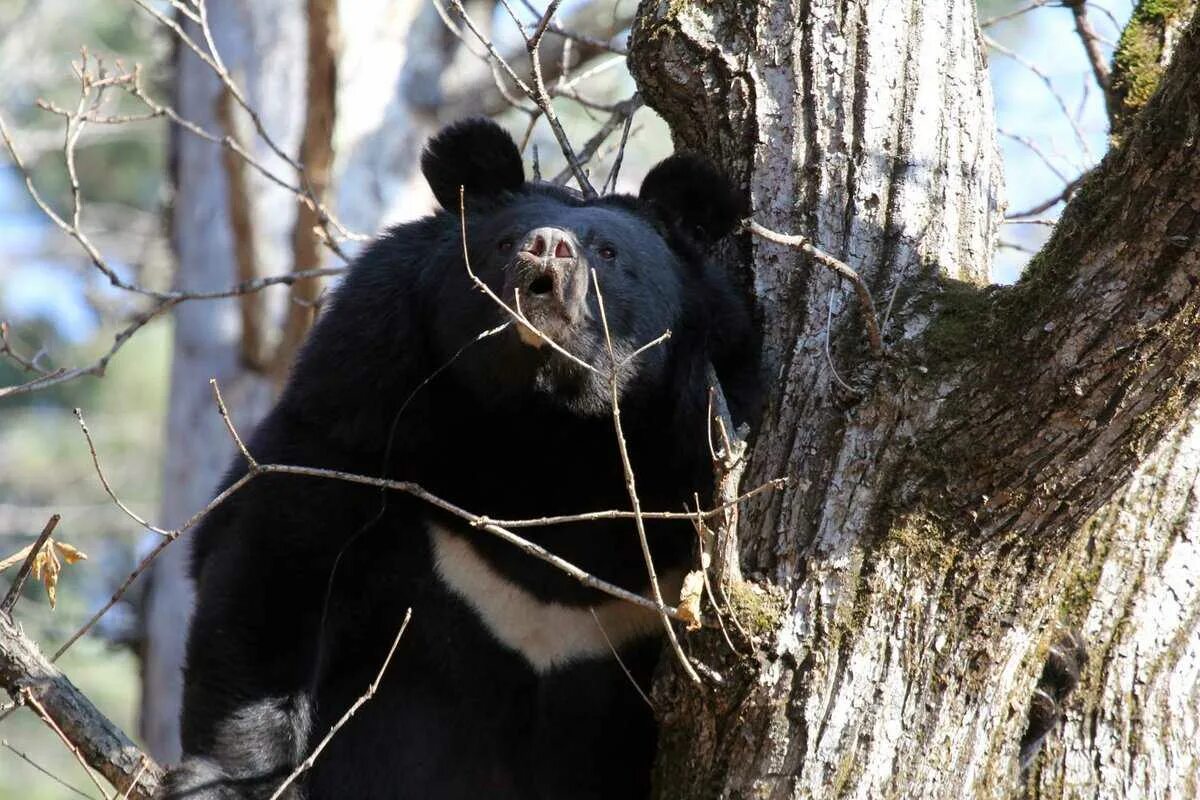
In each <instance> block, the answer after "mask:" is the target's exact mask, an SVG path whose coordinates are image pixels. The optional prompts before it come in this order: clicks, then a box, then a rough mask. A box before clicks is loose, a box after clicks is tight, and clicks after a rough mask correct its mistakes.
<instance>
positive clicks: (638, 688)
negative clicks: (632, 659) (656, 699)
mask: <svg viewBox="0 0 1200 800" xmlns="http://www.w3.org/2000/svg"><path fill="white" fill-rule="evenodd" d="M588 611H590V612H592V619H594V620H595V621H596V627H597V628H599V629H600V635H601V636H603V637H604V643H605V644H606V645H608V651H609V652H610V653H612V657H613V659H615V660H616V662H617V666H619V667H620V668H621V671H622V672H624V673H625V677H626V678H629V682H630V683H632V684H633V688H634V690H635V691H636V692H637V693H638V697H640V698H642V699H643V700H645V701H646V705H648V706H649V707H650V710H651V711H653V712H655V713H657V712H658V709H656V708H655V707H654V703H651V702H650V698H649V697H647V696H646V693H645V692H644V691H642V687H641V686H639V685H638V682H637V680H636V679H635V678H634V677H633V673H632V672H630V671H629V667H627V666H625V661H624V660H623V659H622V658H621V654H620V653H618V652H617V648H616V647H615V646H613V643H612V639H610V638H608V631H606V630H604V625H603V624H601V622H600V617H599V615H597V614H596V609H594V608H592V607H591V606H588Z"/></svg>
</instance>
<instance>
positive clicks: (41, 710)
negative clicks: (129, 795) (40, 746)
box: [20, 686, 108, 797]
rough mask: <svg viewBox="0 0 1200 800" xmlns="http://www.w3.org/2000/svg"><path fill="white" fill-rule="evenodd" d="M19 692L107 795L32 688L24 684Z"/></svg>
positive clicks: (102, 792)
mask: <svg viewBox="0 0 1200 800" xmlns="http://www.w3.org/2000/svg"><path fill="white" fill-rule="evenodd" d="M20 693H21V696H22V698H23V702H25V703H26V704H27V705H29V706H30V707H32V708H33V710H34V711H35V712H36V713H37V715H38V716H39V717H41V718H42V722H44V723H46V725H47V726H49V728H50V730H52V731H54V733H55V734H56V735H57V736H58V738H59V739H60V740H61V741H62V743H63V745H64V746H65V747H66V748H67V749H68V750H70V751H71V755H73V756H75V760H76V761H78V762H79V764H80V766H82V767H83V771H84V772H86V773H87V776H88V777H89V778H91V780H92V783H93V784H95V786H96V788H97V789H99V790H100V796H101V797H108V790H107V789H105V788H104V785H103V784H102V783H100V778H99V776H97V775H96V773H95V772H93V771H92V767H91V765H89V764H88V763H87V759H85V758H84V757H83V753H81V752H79V747H77V746H76V744H75V743H74V742H72V741H71V739H70V737H69V736H67V735H66V734H65V733H63V730H62V728H60V727H58V723H57V722H55V721H54V719H53V718H52V717H51V716H50V714H49V712H47V711H46V707H45V706H43V705H42V704H41V702H39V701H38V699H37V696H36V695H34V693H33V690H32V689H30V688H29V687H28V686H24V687H22V688H21V690H20Z"/></svg>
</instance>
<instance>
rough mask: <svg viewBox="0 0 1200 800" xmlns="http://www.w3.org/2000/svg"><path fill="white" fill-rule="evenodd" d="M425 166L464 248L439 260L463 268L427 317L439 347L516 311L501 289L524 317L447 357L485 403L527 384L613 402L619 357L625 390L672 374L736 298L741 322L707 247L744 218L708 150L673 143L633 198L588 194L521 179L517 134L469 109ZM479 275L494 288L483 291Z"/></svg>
mask: <svg viewBox="0 0 1200 800" xmlns="http://www.w3.org/2000/svg"><path fill="white" fill-rule="evenodd" d="M421 167H422V170H423V172H424V174H425V177H426V179H427V180H428V182H429V185H430V187H431V189H432V190H433V193H434V196H435V197H436V198H437V200H438V202H439V203H440V204H441V206H442V209H443V213H444V214H446V215H448V216H450V217H452V218H453V219H454V222H455V224H456V227H457V228H458V229H459V231H458V232H459V234H460V236H461V239H462V241H461V242H460V245H461V247H460V249H461V250H462V251H463V252H465V257H464V255H463V252H460V253H459V254H458V258H457V259H456V261H457V263H454V264H449V265H445V266H444V267H443V269H449V270H451V271H452V272H454V273H456V274H455V275H450V276H445V277H447V278H448V279H447V280H443V281H442V282H440V284H439V285H438V286H437V290H438V299H437V301H436V302H435V303H434V304H433V307H434V308H436V309H437V310H438V312H437V313H436V314H435V315H434V316H433V317H432V318H431V319H430V328H431V330H432V332H433V343H434V346H435V348H436V349H437V351H438V355H439V356H440V357H443V358H450V357H451V356H452V355H453V354H455V353H457V352H458V350H459V349H460V348H462V347H464V346H465V345H466V344H468V343H469V342H470V341H471V340H472V337H474V336H477V335H478V334H479V333H480V332H481V330H484V329H485V328H493V327H495V326H498V325H502V324H504V322H505V321H506V320H511V319H512V315H511V313H510V311H506V310H505V309H504V308H503V307H501V306H500V304H499V303H497V299H499V300H501V301H503V303H504V304H506V305H507V306H508V308H509V309H510V310H511V311H515V312H517V313H518V314H519V315H521V316H522V317H523V318H524V320H526V321H527V322H528V323H529V324H525V323H523V322H519V321H513V322H512V324H511V325H510V326H509V330H506V331H504V332H502V333H501V334H499V335H496V336H493V337H490V340H489V341H487V342H484V343H481V345H480V346H478V347H474V348H473V349H474V351H475V352H473V353H471V354H470V355H465V356H464V357H463V358H461V359H458V360H457V361H456V363H455V364H454V365H453V366H452V367H451V369H454V370H456V371H458V372H459V373H460V374H461V375H464V376H465V375H466V374H467V373H471V374H472V375H473V377H472V378H471V379H468V380H465V381H464V384H465V385H466V386H468V387H474V388H476V389H478V390H479V391H480V392H481V393H482V394H485V395H486V396H487V398H488V400H489V402H490V403H495V402H500V401H503V400H504V399H505V398H511V399H514V400H517V401H522V402H523V401H524V400H525V399H526V398H525V395H526V393H528V392H533V393H534V394H535V395H537V396H538V397H539V398H544V399H548V400H550V401H551V402H554V403H557V404H561V405H562V406H565V407H567V408H569V409H570V410H571V411H572V412H574V413H582V414H589V415H592V414H607V413H609V411H610V403H611V397H610V386H609V383H608V381H609V377H608V376H609V370H610V367H611V366H612V362H613V359H614V358H615V361H616V364H617V365H618V367H619V369H618V372H617V374H618V378H619V383H620V389H619V390H620V393H621V394H622V396H624V395H627V394H629V393H631V392H632V393H637V392H640V391H647V390H651V389H653V388H654V387H663V386H665V385H666V384H667V382H669V381H670V380H672V379H673V378H672V376H670V375H669V374H668V373H670V371H671V369H672V367H673V366H674V365H675V364H676V363H677V362H678V357H679V356H680V355H681V353H682V351H684V350H686V349H689V348H692V349H694V348H697V347H704V346H711V345H713V344H714V342H712V341H711V340H712V338H713V336H712V335H713V334H714V333H715V332H718V331H719V330H720V328H721V326H722V321H721V319H720V318H721V317H722V316H729V314H730V310H729V308H730V306H731V305H732V306H733V307H734V311H733V314H734V316H737V317H739V319H738V320H737V324H736V325H735V326H733V327H737V328H738V329H739V330H738V331H737V334H736V335H739V336H740V335H743V331H742V330H741V329H742V328H744V327H745V325H744V320H743V319H741V316H742V315H741V313H740V307H741V304H740V302H732V303H731V302H730V301H729V298H728V297H727V296H726V290H727V287H726V284H725V279H724V276H723V275H721V274H719V273H718V272H717V271H715V270H714V269H713V268H712V267H711V266H710V265H709V263H708V260H707V251H708V249H709V246H710V245H711V244H712V243H713V242H714V241H716V240H717V239H719V238H721V237H722V236H724V235H725V234H727V233H729V232H730V231H731V230H732V229H733V227H734V225H735V224H736V223H737V220H738V216H739V215H738V210H739V204H738V200H737V196H736V195H735V193H734V191H733V188H732V187H731V186H730V185H729V183H728V181H726V180H725V178H724V177H723V176H721V175H720V174H719V173H718V172H717V171H716V170H715V169H713V167H712V166H710V165H709V164H708V163H707V162H706V161H704V160H702V159H700V158H698V157H695V156H691V155H684V154H677V155H673V156H671V157H669V158H667V159H666V160H665V161H663V162H661V163H659V164H658V165H657V166H655V167H654V168H653V169H651V171H650V172H649V174H648V175H647V176H646V178H645V180H644V181H643V183H642V186H641V190H640V192H639V194H638V196H637V197H632V196H628V195H607V196H603V197H598V198H591V199H588V198H585V197H583V196H582V195H581V194H579V193H577V192H574V191H571V190H568V189H565V188H563V187H559V186H556V185H553V184H549V183H544V182H537V181H535V182H530V181H526V179H525V175H524V169H523V167H522V163H521V156H520V153H519V152H518V150H517V147H516V145H515V143H514V142H513V140H512V139H511V138H510V137H509V135H508V134H507V133H506V132H505V131H504V130H503V129H501V128H500V127H499V126H497V125H496V124H495V123H493V122H491V121H490V120H486V119H471V120H467V121H464V122H461V123H458V124H455V125H452V126H450V127H448V128H446V129H445V130H443V131H442V132H441V133H439V134H438V135H437V136H435V137H434V138H433V139H432V140H431V141H430V142H429V144H428V146H427V148H426V150H425V152H424V155H423V158H422V161H421ZM468 267H469V270H468ZM472 274H473V275H474V277H475V278H477V279H478V281H480V282H482V283H483V284H484V285H486V286H487V287H488V289H489V290H490V293H489V292H484V291H481V290H475V289H477V288H478V285H477V284H474V281H473V279H472V277H471V275H472ZM730 333H732V331H730ZM667 334H669V337H668V338H667V339H666V340H664V341H663V342H662V343H661V344H659V345H654V346H651V347H646V346H647V345H648V344H650V343H651V342H653V341H654V340H656V339H658V338H659V337H662V336H664V335H667ZM717 345H718V349H720V344H719V343H717ZM610 347H611V354H610ZM644 347H646V349H644V350H642V351H641V352H640V353H639V354H638V355H637V357H636V359H635V360H634V359H631V356H632V354H633V353H634V352H635V351H638V350H639V349H641V348H644ZM634 361H636V363H634Z"/></svg>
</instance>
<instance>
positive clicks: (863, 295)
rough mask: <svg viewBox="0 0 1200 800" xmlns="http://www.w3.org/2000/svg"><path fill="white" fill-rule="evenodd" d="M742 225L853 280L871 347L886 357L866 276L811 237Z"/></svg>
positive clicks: (747, 222)
mask: <svg viewBox="0 0 1200 800" xmlns="http://www.w3.org/2000/svg"><path fill="white" fill-rule="evenodd" d="M742 226H743V228H744V229H745V230H748V231H750V232H751V233H753V234H755V235H756V236H760V237H762V238H763V239H766V240H767V241H768V242H774V243H775V244H782V245H786V246H788V247H796V248H799V250H800V252H802V253H804V254H805V255H807V256H808V257H809V258H811V259H813V260H814V261H816V262H817V263H818V264H820V265H821V266H823V267H827V268H829V269H831V270H833V271H834V272H835V273H837V274H838V275H839V276H841V277H843V278H845V279H846V280H848V281H850V283H851V285H852V286H853V287H854V293H855V294H856V295H857V296H858V305H859V310H860V311H861V312H862V316H863V325H865V326H866V328H867V344H868V345H869V346H870V348H871V353H872V354H873V355H876V356H881V355H883V336H882V335H881V334H880V332H879V318H878V317H877V316H876V314H875V302H874V301H873V300H872V299H871V291H870V290H869V289H868V288H867V284H866V281H864V280H863V279H862V276H861V275H859V274H858V273H857V272H855V271H854V270H853V269H852V268H851V267H850V265H849V264H846V263H845V262H844V261H841V260H840V259H837V258H834V257H833V256H831V255H829V253H826V252H825V251H824V250H821V249H820V248H818V247H817V246H816V245H814V244H813V243H812V239H810V238H808V237H807V236H797V235H792V234H786V233H777V232H775V231H773V230H771V229H770V228H765V227H763V226H762V225H759V224H758V223H757V222H755V221H754V220H753V219H746V220H744V221H743V222H742Z"/></svg>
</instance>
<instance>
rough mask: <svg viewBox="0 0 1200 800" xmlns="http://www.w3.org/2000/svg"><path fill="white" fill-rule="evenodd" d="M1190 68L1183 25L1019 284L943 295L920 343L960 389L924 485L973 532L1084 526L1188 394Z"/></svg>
mask: <svg viewBox="0 0 1200 800" xmlns="http://www.w3.org/2000/svg"><path fill="white" fill-rule="evenodd" d="M1197 74H1200V31H1198V30H1197V28H1196V26H1195V25H1192V26H1191V28H1190V30H1189V32H1188V33H1186V34H1185V35H1184V38H1183V40H1182V41H1181V42H1180V45H1179V48H1178V50H1177V52H1176V55H1175V59H1174V62H1173V63H1172V65H1171V66H1170V68H1169V69H1168V70H1167V71H1166V73H1165V75H1164V77H1163V79H1162V83H1161V86H1160V87H1159V90H1158V92H1157V93H1156V94H1155V96H1154V98H1153V99H1152V100H1151V101H1150V103H1149V104H1148V105H1147V106H1146V108H1145V109H1144V111H1143V112H1142V114H1141V116H1140V117H1139V119H1138V120H1137V122H1136V124H1135V125H1134V127H1133V128H1132V129H1131V130H1130V132H1129V134H1128V135H1127V137H1126V139H1125V141H1124V142H1123V143H1122V144H1121V145H1119V146H1118V147H1117V148H1116V149H1114V150H1113V151H1112V152H1111V153H1110V154H1109V155H1108V156H1107V157H1106V158H1105V160H1104V161H1103V162H1102V163H1101V165H1100V166H1099V167H1097V168H1096V170H1095V171H1094V172H1093V173H1092V174H1091V175H1089V176H1088V178H1087V179H1086V180H1085V181H1084V183H1083V185H1082V187H1081V188H1080V190H1079V192H1078V193H1077V194H1076V196H1075V197H1074V198H1073V199H1072V200H1071V201H1070V202H1069V203H1068V205H1067V208H1066V210H1065V212H1064V214H1063V217H1062V220H1061V222H1060V224H1059V226H1058V228H1057V229H1056V231H1055V233H1054V235H1053V237H1052V238H1051V240H1050V241H1049V243H1048V244H1047V245H1046V247H1045V248H1044V249H1043V250H1042V252H1041V253H1039V254H1038V256H1037V257H1036V258H1035V259H1034V261H1033V263H1032V264H1031V265H1030V267H1029V270H1028V271H1027V273H1026V275H1025V277H1024V278H1023V279H1022V280H1021V282H1020V283H1019V284H1017V285H1016V286H1014V287H1012V288H1010V289H1007V290H1001V291H995V290H993V291H990V292H986V293H980V292H976V291H974V290H972V289H968V288H964V289H955V290H954V291H952V292H950V293H948V294H949V295H950V296H951V297H952V302H951V303H949V304H946V303H944V304H943V309H942V310H943V313H942V315H941V318H940V319H939V320H936V321H935V322H934V323H933V327H932V328H931V329H930V334H931V336H927V337H926V342H927V343H929V344H933V345H934V346H935V347H939V348H941V349H942V350H943V355H947V356H950V357H951V361H952V365H951V366H949V367H948V368H947V373H945V374H942V375H940V376H939V377H940V378H941V379H943V380H949V381H952V382H954V383H956V384H958V388H957V389H956V390H955V391H953V392H950V393H948V394H944V395H943V396H944V398H945V401H944V403H943V404H942V405H941V407H942V408H943V409H944V410H943V412H942V414H941V415H940V418H939V419H938V421H937V423H936V424H935V425H934V429H933V431H932V432H931V434H932V439H931V442H932V443H933V445H934V446H935V448H936V449H937V450H938V451H939V461H940V462H941V463H942V464H943V465H945V472H946V475H948V476H949V477H948V478H947V479H946V482H945V485H943V486H939V487H937V488H936V492H937V494H938V495H941V499H942V500H943V501H948V505H949V509H948V510H952V511H953V512H955V513H959V514H964V515H967V516H969V517H970V518H971V519H973V520H974V524H975V525H976V526H977V528H978V530H980V531H981V532H983V533H985V534H995V533H999V532H1001V531H1005V532H1014V531H1028V532H1031V533H1034V534H1036V533H1038V532H1043V531H1050V530H1062V529H1065V528H1067V527H1069V526H1070V525H1071V524H1075V523H1078V522H1081V521H1082V519H1083V518H1084V517H1085V516H1086V515H1087V514H1088V513H1090V512H1091V511H1094V510H1095V509H1096V507H1097V506H1098V504H1099V503H1100V502H1102V501H1103V500H1104V499H1106V498H1107V497H1108V496H1109V495H1110V494H1111V493H1112V492H1113V491H1114V490H1115V488H1116V487H1117V486H1119V485H1120V484H1121V483H1122V482H1123V481H1124V480H1125V479H1126V478H1127V477H1128V476H1129V474H1130V472H1131V471H1132V469H1133V468H1134V466H1135V464H1136V462H1137V460H1138V459H1139V458H1140V457H1141V456H1142V455H1144V454H1145V453H1146V452H1147V451H1148V450H1149V449H1150V448H1151V447H1152V446H1153V445H1154V444H1155V443H1156V442H1157V441H1158V439H1159V438H1160V437H1161V436H1162V435H1163V434H1164V433H1165V432H1166V431H1167V430H1168V429H1169V428H1170V427H1171V426H1172V425H1174V424H1175V422H1176V421H1178V420H1179V419H1180V418H1181V417H1182V415H1183V414H1184V413H1185V412H1186V410H1187V409H1188V407H1189V406H1190V405H1191V404H1192V402H1193V401H1194V400H1195V399H1196V398H1197V396H1200V153H1198V152H1197V147H1196V137H1197V136H1198V135H1200V82H1197V81H1196V80H1195V76H1196V75H1197ZM952 306H957V308H953V307H952ZM948 311H949V312H950V313H949V314H948V313H947V312H948ZM964 312H966V313H965V314H964ZM964 316H965V317H967V318H968V319H969V320H970V322H969V328H968V329H967V330H959V331H958V332H957V336H951V334H952V333H953V332H954V326H955V325H958V326H959V327H962V322H961V318H962V317H964ZM956 318H957V319H958V320H959V321H957V322H956Z"/></svg>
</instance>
